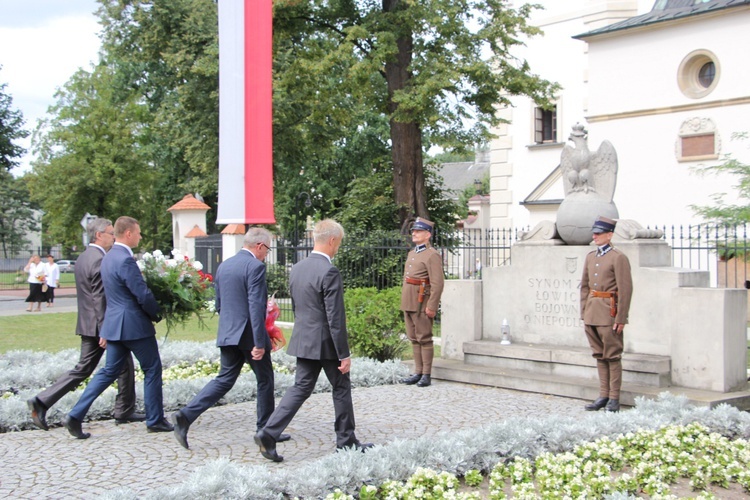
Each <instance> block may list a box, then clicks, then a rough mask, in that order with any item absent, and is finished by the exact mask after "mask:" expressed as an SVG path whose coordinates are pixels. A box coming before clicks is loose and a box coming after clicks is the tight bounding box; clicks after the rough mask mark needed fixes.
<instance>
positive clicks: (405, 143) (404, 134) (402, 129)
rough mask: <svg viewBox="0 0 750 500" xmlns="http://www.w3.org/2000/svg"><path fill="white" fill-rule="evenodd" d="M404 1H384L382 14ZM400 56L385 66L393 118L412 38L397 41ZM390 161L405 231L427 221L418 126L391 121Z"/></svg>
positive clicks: (406, 81)
mask: <svg viewBox="0 0 750 500" xmlns="http://www.w3.org/2000/svg"><path fill="white" fill-rule="evenodd" d="M400 3H401V0H383V11H385V12H391V11H394V10H396V9H397V8H398V7H399V4H400ZM396 43H397V45H398V54H397V55H396V58H395V60H391V61H388V62H386V64H385V79H386V82H387V84H388V113H389V114H391V115H393V113H394V111H396V109H397V108H398V104H397V103H395V102H394V101H393V95H394V93H395V92H396V91H398V90H401V89H403V88H405V87H407V86H408V85H409V81H410V80H411V76H412V75H411V73H410V72H409V65H410V64H411V59H412V51H413V48H414V47H413V40H412V37H411V34H409V35H404V36H401V37H399V38H398V40H397V41H396ZM390 127H391V158H392V160H393V193H394V198H395V201H396V203H397V204H398V206H399V207H400V208H399V220H400V222H401V228H402V230H406V229H407V227H408V224H407V223H408V221H409V219H410V218H411V217H414V216H420V217H428V216H429V214H428V213H427V203H426V201H425V184H424V170H423V166H422V130H421V128H420V126H419V124H418V123H417V122H414V121H409V122H397V121H396V120H394V119H393V118H391V119H390Z"/></svg>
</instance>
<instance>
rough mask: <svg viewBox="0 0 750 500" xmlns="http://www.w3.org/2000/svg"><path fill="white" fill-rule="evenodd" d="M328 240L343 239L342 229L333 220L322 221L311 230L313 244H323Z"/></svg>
mask: <svg viewBox="0 0 750 500" xmlns="http://www.w3.org/2000/svg"><path fill="white" fill-rule="evenodd" d="M329 238H336V239H337V240H343V239H344V228H343V227H342V226H341V224H339V223H338V222H336V221H335V220H333V219H323V220H322V221H320V222H318V223H316V224H315V227H314V228H313V240H315V243H325V242H326V241H327V240H328V239H329Z"/></svg>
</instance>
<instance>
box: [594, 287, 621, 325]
mask: <svg viewBox="0 0 750 500" xmlns="http://www.w3.org/2000/svg"><path fill="white" fill-rule="evenodd" d="M591 296H592V297H596V298H598V299H609V315H610V316H612V317H613V318H614V317H615V316H617V292H597V291H596V290H591Z"/></svg>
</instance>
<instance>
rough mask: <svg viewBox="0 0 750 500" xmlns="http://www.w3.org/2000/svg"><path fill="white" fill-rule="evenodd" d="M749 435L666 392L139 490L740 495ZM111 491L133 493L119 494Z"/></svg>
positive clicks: (739, 419)
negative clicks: (577, 414)
mask: <svg viewBox="0 0 750 500" xmlns="http://www.w3.org/2000/svg"><path fill="white" fill-rule="evenodd" d="M748 438H750V415H749V414H748V413H746V412H741V411H739V410H737V409H736V408H733V407H729V406H726V405H722V406H719V407H718V408H715V409H713V410H711V409H708V408H695V407H692V406H690V405H689V404H687V402H686V399H685V398H683V397H677V396H671V395H669V394H666V393H665V394H664V395H662V396H661V397H660V398H659V400H657V401H651V400H644V399H638V401H637V405H636V407H635V408H634V409H632V410H628V411H624V412H621V413H619V414H607V413H592V414H587V415H586V416H584V417H582V418H569V417H565V418H562V417H557V416H549V417H546V418H523V419H520V418H515V419H508V420H505V421H502V422H494V423H490V422H487V423H486V425H485V426H483V427H481V428H476V429H466V430H462V431H458V432H452V433H446V434H439V435H430V436H424V437H422V438H419V439H412V440H397V441H394V442H391V443H389V444H387V445H384V446H376V447H375V448H373V449H371V450H368V451H367V452H366V453H360V452H358V451H354V450H349V451H345V452H339V453H335V454H333V455H330V456H326V457H324V458H321V459H319V460H316V461H313V462H310V463H306V464H304V465H300V466H295V467H293V468H288V469H281V470H279V469H276V468H273V467H268V466H246V465H242V464H238V463H235V462H230V461H229V460H226V459H219V460H215V461H212V462H210V463H208V464H207V465H206V466H204V467H202V468H201V469H198V470H197V471H196V472H194V473H193V474H192V475H191V476H190V477H189V478H188V479H187V480H186V481H185V482H184V483H183V484H182V485H180V486H177V487H169V488H161V489H158V490H154V491H153V492H150V493H149V494H147V495H141V497H142V498H158V499H162V500H163V499H181V498H228V499H229V498H253V499H271V498H275V499H278V498H295V497H297V498H331V499H343V498H346V499H349V498H355V497H356V496H357V495H358V496H359V497H360V498H362V499H386V498H388V499H400V498H404V499H407V498H408V499H413V498H424V499H442V498H446V499H449V498H491V499H500V498H506V496H507V497H508V498H534V499H536V498H566V495H567V498H634V496H633V495H634V493H635V492H637V493H638V494H639V495H640V496H650V497H651V498H676V497H675V496H670V493H669V492H670V489H671V488H672V487H673V486H674V481H675V480H676V481H677V483H678V484H680V485H681V487H682V489H680V490H679V492H680V493H682V496H683V497H684V496H687V495H685V494H686V493H689V491H686V490H685V488H684V484H685V483H687V482H688V481H692V484H693V485H695V486H696V487H698V488H699V489H700V488H703V487H704V486H705V487H707V488H709V489H708V490H706V491H702V492H701V493H700V497H701V498H743V495H745V494H746V493H743V491H742V490H743V489H744V490H745V492H747V488H748V473H747V471H748V468H750V454H749V453H750V452H749V449H750V448H749V447H748V442H747V440H748ZM479 471H481V472H479ZM478 474H484V475H485V476H489V478H484V479H482V481H481V482H480V487H479V488H475V489H472V488H471V487H470V486H468V483H469V482H470V481H472V480H471V479H467V478H474V481H476V479H477V475H478ZM461 477H464V481H463V482H461V481H459V479H458V478H461ZM681 478H682V479H681ZM688 478H689V479H688ZM687 484H690V483H687ZM724 485H727V486H729V488H730V489H723V488H724ZM688 490H689V486H688ZM694 495H695V494H694ZM104 498H110V499H125V498H133V496H132V492H128V491H126V490H118V491H117V492H112V493H111V494H108V495H105V497H104Z"/></svg>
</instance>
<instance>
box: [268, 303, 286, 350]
mask: <svg viewBox="0 0 750 500" xmlns="http://www.w3.org/2000/svg"><path fill="white" fill-rule="evenodd" d="M279 316H281V309H280V308H279V305H278V304H277V303H276V294H275V293H274V294H273V295H271V298H270V299H268V302H267V303H266V331H267V332H268V336H269V337H271V345H272V348H271V350H272V351H278V350H279V349H281V348H282V347H284V346H285V345H286V339H285V338H284V332H282V331H281V328H279V327H278V326H276V320H277V319H279Z"/></svg>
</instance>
